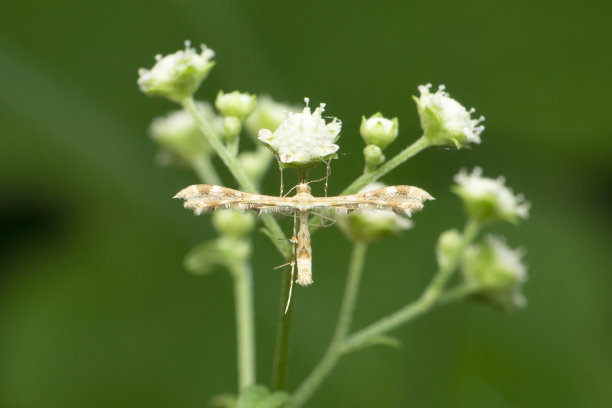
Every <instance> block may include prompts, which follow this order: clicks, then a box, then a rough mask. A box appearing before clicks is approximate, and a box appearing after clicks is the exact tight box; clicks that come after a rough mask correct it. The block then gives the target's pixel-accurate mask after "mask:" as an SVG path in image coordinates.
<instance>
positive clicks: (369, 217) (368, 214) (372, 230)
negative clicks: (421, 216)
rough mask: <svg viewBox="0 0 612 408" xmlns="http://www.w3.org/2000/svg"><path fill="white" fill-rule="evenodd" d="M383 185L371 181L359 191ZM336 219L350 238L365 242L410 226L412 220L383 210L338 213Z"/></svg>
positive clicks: (376, 188) (398, 231) (382, 185)
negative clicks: (347, 213) (346, 213)
mask: <svg viewBox="0 0 612 408" xmlns="http://www.w3.org/2000/svg"><path fill="white" fill-rule="evenodd" d="M383 187H385V185H384V184H383V183H372V184H368V185H367V186H366V187H364V188H363V189H361V190H360V191H359V192H360V193H365V192H368V191H373V190H378V189H379V188H383ZM338 221H339V222H338V225H339V226H340V228H341V229H342V231H343V232H344V233H345V235H346V236H347V237H348V238H349V239H350V240H352V241H357V242H365V243H371V242H374V241H378V240H379V239H381V238H384V237H386V236H388V235H392V234H399V233H400V232H401V231H403V230H406V229H410V228H412V221H410V220H409V219H407V218H406V217H402V216H400V215H398V214H396V213H394V212H392V211H385V210H365V211H355V212H352V213H351V214H349V215H344V216H342V215H338Z"/></svg>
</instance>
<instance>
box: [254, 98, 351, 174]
mask: <svg viewBox="0 0 612 408" xmlns="http://www.w3.org/2000/svg"><path fill="white" fill-rule="evenodd" d="M305 101H306V107H305V108H304V110H303V111H302V112H300V113H294V112H286V115H285V119H284V120H283V121H282V122H281V124H280V125H279V127H278V128H277V129H276V130H275V131H274V132H272V131H271V130H270V129H261V130H260V131H259V140H260V141H262V142H264V143H265V144H266V145H267V147H268V148H269V149H270V150H272V152H274V153H275V154H276V155H277V156H278V157H279V160H280V162H281V163H284V164H289V165H292V166H295V167H307V166H312V165H313V164H316V163H319V162H320V161H321V159H323V158H326V157H329V156H330V155H332V154H334V153H336V151H338V145H336V144H334V143H333V142H335V141H336V140H337V139H338V137H339V133H340V128H341V122H340V121H339V120H338V119H337V118H333V119H332V121H331V122H330V123H325V120H324V119H323V118H322V117H321V114H322V113H323V111H324V110H325V104H324V103H322V104H320V105H319V107H318V108H316V109H315V110H314V112H312V113H311V112H310V107H309V106H308V98H306V99H305Z"/></svg>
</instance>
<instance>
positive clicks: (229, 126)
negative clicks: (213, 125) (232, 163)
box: [223, 116, 242, 140]
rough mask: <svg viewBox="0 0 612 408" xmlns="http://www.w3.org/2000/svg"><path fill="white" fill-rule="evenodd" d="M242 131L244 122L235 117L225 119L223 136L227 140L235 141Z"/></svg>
mask: <svg viewBox="0 0 612 408" xmlns="http://www.w3.org/2000/svg"><path fill="white" fill-rule="evenodd" d="M241 130H242V122H241V121H240V119H238V118H237V117H235V116H226V117H224V118H223V135H224V136H225V138H226V139H227V140H234V139H235V138H236V136H238V135H239V134H240V131H241Z"/></svg>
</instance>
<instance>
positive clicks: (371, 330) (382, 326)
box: [342, 284, 478, 354]
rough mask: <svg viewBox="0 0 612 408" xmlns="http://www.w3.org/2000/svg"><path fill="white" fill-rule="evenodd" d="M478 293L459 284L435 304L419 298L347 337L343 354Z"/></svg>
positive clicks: (471, 286)
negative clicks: (434, 309)
mask: <svg viewBox="0 0 612 408" xmlns="http://www.w3.org/2000/svg"><path fill="white" fill-rule="evenodd" d="M477 291H478V288H477V287H475V286H473V285H468V284H461V285H459V286H457V287H456V288H453V289H450V290H448V291H445V292H443V293H441V294H440V296H438V297H437V298H436V300H435V302H431V301H428V300H427V299H425V298H424V297H421V298H419V299H417V300H415V301H414V302H412V303H410V304H408V305H406V306H404V307H403V308H401V309H400V310H398V311H396V312H395V313H392V314H391V315H389V316H387V317H384V318H382V319H380V320H379V321H377V322H376V323H373V324H371V325H370V326H368V327H366V328H364V329H361V330H359V331H358V332H356V333H354V334H352V335H351V336H349V337H348V338H347V339H346V341H345V342H344V346H343V349H342V351H343V353H345V354H346V353H350V352H352V351H355V350H357V349H360V348H362V347H364V346H365V345H367V344H368V343H370V342H371V340H372V339H374V338H376V337H378V336H381V335H383V334H385V333H387V332H388V331H390V330H392V329H395V328H396V327H398V326H401V325H405V324H407V323H409V322H410V321H412V320H414V319H416V318H417V317H419V316H421V315H423V314H425V313H426V312H428V311H430V310H431V309H433V308H434V307H438V306H443V305H446V304H448V303H451V302H454V301H457V300H461V299H464V298H466V297H467V296H469V295H471V294H473V293H475V292H477Z"/></svg>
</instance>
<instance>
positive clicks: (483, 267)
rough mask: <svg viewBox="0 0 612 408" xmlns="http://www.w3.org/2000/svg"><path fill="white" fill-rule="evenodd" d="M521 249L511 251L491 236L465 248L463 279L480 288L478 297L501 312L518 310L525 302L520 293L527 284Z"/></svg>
mask: <svg viewBox="0 0 612 408" xmlns="http://www.w3.org/2000/svg"><path fill="white" fill-rule="evenodd" d="M523 256H524V253H523V251H522V250H513V249H511V248H509V247H508V246H507V245H506V244H505V242H504V241H503V240H502V239H500V238H498V237H495V236H491V235H489V236H487V237H486V239H485V240H484V241H483V242H482V243H480V244H476V245H472V246H470V247H469V248H467V249H466V251H465V253H464V256H463V262H462V265H461V270H462V274H463V279H464V280H465V281H466V282H467V283H473V284H475V285H477V286H478V287H480V288H481V289H480V291H479V293H478V297H479V298H481V299H483V300H485V301H487V302H488V303H490V304H492V305H493V306H497V307H501V308H502V309H504V310H512V309H516V308H521V307H524V306H525V305H526V300H525V297H524V296H523V294H522V293H521V288H522V285H523V284H524V283H525V282H526V281H527V268H526V266H525V265H524V264H523V263H522V261H521V258H522V257H523Z"/></svg>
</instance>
